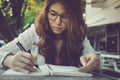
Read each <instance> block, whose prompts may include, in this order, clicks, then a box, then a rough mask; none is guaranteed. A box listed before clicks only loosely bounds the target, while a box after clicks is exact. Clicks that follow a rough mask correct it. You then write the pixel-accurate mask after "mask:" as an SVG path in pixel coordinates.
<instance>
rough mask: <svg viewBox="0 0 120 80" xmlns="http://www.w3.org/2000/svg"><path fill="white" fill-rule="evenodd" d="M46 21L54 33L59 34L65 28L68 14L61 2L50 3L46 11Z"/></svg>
mask: <svg viewBox="0 0 120 80" xmlns="http://www.w3.org/2000/svg"><path fill="white" fill-rule="evenodd" d="M48 21H49V24H50V28H51V30H52V31H53V33H54V34H56V35H60V34H61V33H63V32H64V31H65V30H66V29H67V27H68V22H69V16H68V14H67V13H66V11H65V9H64V7H63V6H62V5H61V3H55V4H53V5H51V7H50V9H49V11H48Z"/></svg>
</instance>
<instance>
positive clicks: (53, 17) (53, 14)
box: [48, 10, 69, 22]
mask: <svg viewBox="0 0 120 80" xmlns="http://www.w3.org/2000/svg"><path fill="white" fill-rule="evenodd" d="M58 16H60V19H61V20H62V22H68V21H69V15H68V14H58V13H57V12H56V11H54V10H49V11H48V18H49V19H50V20H52V21H55V20H56V19H57V18H58Z"/></svg>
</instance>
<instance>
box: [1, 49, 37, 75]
mask: <svg viewBox="0 0 120 80" xmlns="http://www.w3.org/2000/svg"><path fill="white" fill-rule="evenodd" d="M3 64H4V66H7V67H9V68H11V69H13V70H16V71H20V72H23V73H29V72H33V71H37V70H36V69H35V68H33V66H34V64H37V58H35V57H33V55H32V54H30V53H27V52H22V51H20V52H18V53H17V54H15V55H8V56H7V57H6V59H5V60H4V62H3Z"/></svg>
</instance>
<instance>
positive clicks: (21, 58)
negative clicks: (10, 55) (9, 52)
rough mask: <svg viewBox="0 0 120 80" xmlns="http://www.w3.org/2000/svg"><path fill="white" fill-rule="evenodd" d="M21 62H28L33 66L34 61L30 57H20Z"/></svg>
mask: <svg viewBox="0 0 120 80" xmlns="http://www.w3.org/2000/svg"><path fill="white" fill-rule="evenodd" d="M19 62H22V63H25V64H28V65H29V66H33V65H34V64H33V62H32V61H31V60H30V59H29V58H26V57H23V56H22V57H19Z"/></svg>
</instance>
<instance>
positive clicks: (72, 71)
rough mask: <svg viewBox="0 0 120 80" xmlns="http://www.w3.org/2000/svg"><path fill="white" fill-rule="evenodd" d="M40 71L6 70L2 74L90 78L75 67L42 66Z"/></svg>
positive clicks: (88, 74)
mask: <svg viewBox="0 0 120 80" xmlns="http://www.w3.org/2000/svg"><path fill="white" fill-rule="evenodd" d="M39 68H40V71H38V72H31V73H28V74H26V73H21V72H17V71H14V70H11V69H8V70H7V71H5V72H4V73H3V76H47V75H50V76H53V75H54V76H86V77H91V76H92V74H90V73H83V72H80V71H79V69H80V68H77V67H74V66H59V65H51V64H44V65H40V66H39Z"/></svg>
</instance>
